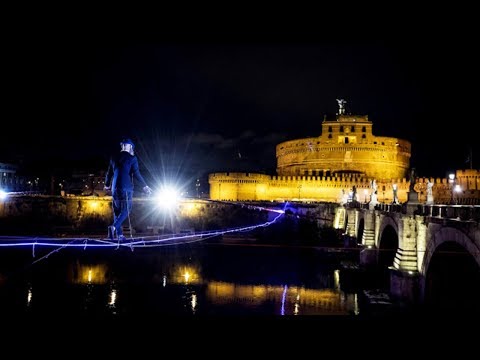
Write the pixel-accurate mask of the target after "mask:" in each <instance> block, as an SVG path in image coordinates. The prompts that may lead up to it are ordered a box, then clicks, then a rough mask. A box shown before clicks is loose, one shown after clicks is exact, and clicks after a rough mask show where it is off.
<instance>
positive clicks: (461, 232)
mask: <svg viewBox="0 0 480 360" xmlns="http://www.w3.org/2000/svg"><path fill="white" fill-rule="evenodd" d="M479 220H480V206H478V205H470V206H462V205H430V206H427V205H424V204H420V203H417V202H413V203H412V202H407V203H405V204H403V205H385V204H379V205H378V206H376V207H375V208H374V209H369V208H368V206H366V205H364V204H359V203H357V204H356V206H355V204H350V205H349V206H346V207H339V208H337V210H336V216H335V221H334V227H335V228H337V229H344V230H345V234H346V235H347V236H350V237H352V238H354V239H356V240H357V243H358V244H359V245H360V246H361V248H362V250H361V252H360V263H361V264H362V265H364V266H365V267H366V268H368V267H377V268H378V267H383V268H384V269H385V268H388V269H389V272H390V274H389V275H390V276H389V280H390V284H389V288H390V294H391V296H393V297H394V298H397V299H400V300H402V301H406V302H415V303H425V302H432V300H431V299H433V298H436V299H437V300H438V299H449V300H438V301H452V296H453V297H454V298H456V299H457V300H458V299H461V303H467V304H475V303H476V304H478V303H480V290H479V288H480V228H479ZM442 294H443V295H442ZM445 294H450V295H451V296H444V295H445ZM437 300H435V301H437ZM438 301H437V302H438ZM447 305H448V304H447ZM476 306H477V309H478V305H476Z"/></svg>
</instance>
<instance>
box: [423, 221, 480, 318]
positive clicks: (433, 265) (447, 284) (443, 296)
mask: <svg viewBox="0 0 480 360" xmlns="http://www.w3.org/2000/svg"><path fill="white" fill-rule="evenodd" d="M479 253H480V249H479V248H478V246H477V245H476V244H475V242H474V241H473V240H472V239H470V238H469V237H468V236H467V235H466V234H465V233H464V232H462V231H460V230H458V229H455V228H452V227H446V228H442V229H440V230H439V231H438V232H436V233H435V234H434V235H433V236H432V238H431V239H430V241H429V243H428V245H427V248H426V251H425V256H424V261H423V264H422V269H421V273H422V274H423V275H424V276H423V277H422V278H423V281H422V283H421V289H420V290H421V294H422V298H423V301H424V303H425V304H427V305H431V306H434V307H440V308H442V309H452V310H454V311H460V310H468V311H471V310H474V311H480V305H479V304H480V257H479Z"/></svg>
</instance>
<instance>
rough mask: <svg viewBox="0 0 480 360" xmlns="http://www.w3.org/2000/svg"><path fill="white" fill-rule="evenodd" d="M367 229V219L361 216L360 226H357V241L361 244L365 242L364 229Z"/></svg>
mask: <svg viewBox="0 0 480 360" xmlns="http://www.w3.org/2000/svg"><path fill="white" fill-rule="evenodd" d="M364 230H365V219H364V218H363V216H362V217H360V218H359V219H358V227H357V236H356V238H357V243H358V244H361V243H362V242H363V231H364Z"/></svg>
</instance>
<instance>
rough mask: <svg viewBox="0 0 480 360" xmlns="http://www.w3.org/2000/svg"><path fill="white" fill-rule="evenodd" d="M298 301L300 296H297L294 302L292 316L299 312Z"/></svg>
mask: <svg viewBox="0 0 480 360" xmlns="http://www.w3.org/2000/svg"><path fill="white" fill-rule="evenodd" d="M299 301H300V294H298V295H297V299H296V301H295V307H294V309H293V315H298V313H299V311H300V304H299Z"/></svg>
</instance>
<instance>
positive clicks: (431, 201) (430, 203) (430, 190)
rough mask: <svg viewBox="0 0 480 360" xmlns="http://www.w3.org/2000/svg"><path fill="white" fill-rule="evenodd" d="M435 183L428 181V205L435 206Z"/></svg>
mask: <svg viewBox="0 0 480 360" xmlns="http://www.w3.org/2000/svg"><path fill="white" fill-rule="evenodd" d="M432 188H433V182H431V181H430V179H428V180H427V205H433V203H434V201H433V191H432Z"/></svg>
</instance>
